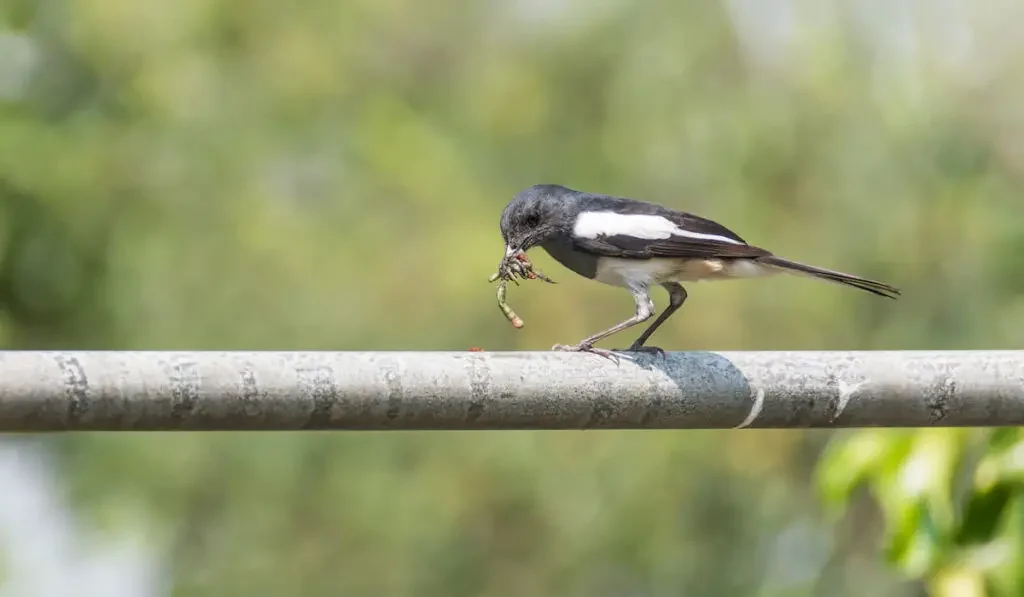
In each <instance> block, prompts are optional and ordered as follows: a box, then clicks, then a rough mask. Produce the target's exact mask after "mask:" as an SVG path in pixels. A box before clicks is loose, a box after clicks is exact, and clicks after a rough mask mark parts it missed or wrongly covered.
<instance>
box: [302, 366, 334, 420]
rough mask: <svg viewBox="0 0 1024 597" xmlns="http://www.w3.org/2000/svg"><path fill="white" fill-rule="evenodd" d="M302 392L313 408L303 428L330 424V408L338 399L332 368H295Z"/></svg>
mask: <svg viewBox="0 0 1024 597" xmlns="http://www.w3.org/2000/svg"><path fill="white" fill-rule="evenodd" d="M296 372H297V374H298V377H299V384H300V385H301V388H302V394H303V395H305V396H309V399H310V400H312V401H313V409H312V410H311V411H310V413H309V419H307V420H306V422H305V424H303V426H302V428H303V429H326V428H329V427H330V424H331V410H332V409H333V408H334V404H335V402H336V401H337V399H338V387H337V385H336V384H335V383H334V370H333V369H331V368H330V367H299V368H297V369H296Z"/></svg>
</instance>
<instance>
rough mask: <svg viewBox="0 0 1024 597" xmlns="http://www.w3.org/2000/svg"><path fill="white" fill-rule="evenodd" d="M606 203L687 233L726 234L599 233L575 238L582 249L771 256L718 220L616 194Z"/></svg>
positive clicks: (633, 254) (635, 254)
mask: <svg viewBox="0 0 1024 597" xmlns="http://www.w3.org/2000/svg"><path fill="white" fill-rule="evenodd" d="M605 203H606V207H608V208H614V210H615V211H616V212H617V213H621V214H637V215H655V216H661V217H663V218H665V219H667V220H669V221H671V222H672V223H673V224H675V225H676V226H678V227H679V228H681V229H682V230H685V231H687V232H693V233H697V234H701V235H708V236H719V237H723V240H717V239H714V238H694V237H690V236H677V235H673V236H670V237H669V238H665V239H646V238H638V237H635V236H629V235H621V234H620V235H611V236H598V237H597V238H576V239H574V240H575V242H576V245H577V246H578V247H579V248H580V249H583V250H585V251H589V252H591V253H596V254H599V255H603V256H606V257H626V258H634V259H649V258H651V257H678V258H690V259H709V258H754V257H765V256H768V255H771V252H770V251H766V250H765V249H762V248H760V247H755V246H753V245H749V244H747V242H746V241H745V240H743V239H742V238H741V237H740V236H739V235H737V234H736V233H735V232H733V231H732V230H729V229H728V228H726V227H725V226H722V225H721V224H719V223H718V222H715V221H712V220H708V219H706V218H702V217H700V216H695V215H693V214H689V213H686V212H682V211H676V210H672V209H668V208H666V207H662V206H660V205H656V204H653V203H646V202H642V201H633V200H628V199H620V198H615V197H607V198H605ZM602 207H604V206H602ZM724 239H729V240H732V241H734V242H729V241H728V240H724Z"/></svg>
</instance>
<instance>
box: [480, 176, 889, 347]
mask: <svg viewBox="0 0 1024 597" xmlns="http://www.w3.org/2000/svg"><path fill="white" fill-rule="evenodd" d="M500 229H501V235H502V239H503V240H504V242H505V259H506V260H508V259H512V258H513V257H515V256H517V255H521V254H525V252H526V251H527V250H529V249H530V248H532V247H537V246H539V247H540V248H542V249H543V250H544V251H545V252H546V253H547V254H548V255H550V256H551V257H552V258H553V259H554V260H555V261H556V262H558V263H559V264H561V265H562V266H564V267H565V268H567V269H569V270H571V271H572V272H574V273H576V274H578V275H580V276H583V277H584V278H589V279H591V280H595V281H597V282H600V283H603V284H607V285H611V286H616V287H622V288H625V289H627V290H628V291H629V292H630V293H631V294H632V296H633V300H634V302H635V307H636V308H635V311H634V313H633V316H632V317H629V318H628V319H626V320H624V321H622V322H621V323H618V324H616V325H613V326H611V327H610V328H608V329H606V330H602V331H600V332H597V333H596V334H593V335H591V336H588V337H586V338H584V339H583V340H581V341H579V342H577V343H576V344H555V345H554V346H553V347H552V350H556V351H571V352H591V353H597V354H600V355H602V356H606V357H610V358H611V357H612V355H613V351H609V350H605V349H601V348H597V347H595V346H594V344H595V343H597V342H598V341H600V340H602V339H604V338H607V337H608V336H611V335H613V334H617V333H619V332H622V331H623V330H626V329H628V328H631V327H633V326H636V325H638V324H640V323H643V322H645V321H647V320H649V319H650V318H651V317H654V315H655V308H654V301H653V300H652V298H651V291H652V290H653V289H656V288H658V287H661V288H664V289H665V290H666V291H667V292H668V298H669V303H668V306H667V307H666V308H665V309H664V310H663V311H662V312H661V314H660V315H658V316H657V318H655V320H654V321H653V322H652V323H651V324H649V325H648V327H647V328H646V329H645V330H644V331H643V332H642V333H641V334H640V336H639V337H638V338H637V339H636V340H635V341H634V342H633V343H632V345H631V346H630V347H629V348H627V349H625V351H626V352H648V353H659V354H661V355H662V356H664V352H665V351H664V349H662V348H660V347H658V346H649V345H647V341H648V340H649V339H650V337H651V335H652V334H654V332H655V331H656V330H657V329H658V328H659V327H661V326H662V324H664V323H665V322H666V321H667V320H668V319H669V318H670V317H671V316H672V315H673V314H674V313H676V312H677V311H678V310H679V308H680V307H682V306H683V303H684V302H685V301H686V299H687V296H688V295H687V292H686V289H685V288H684V286H683V283H688V282H697V281H709V280H729V279H746V278H758V277H764V276H770V275H774V274H778V273H783V272H787V273H791V274H797V275H804V276H810V277H812V278H817V279H821V280H827V281H829V282H835V283H838V284H842V285H846V286H850V287H853V288H858V289H860V290H863V291H866V292H870V293H872V294H875V295H878V296H882V297H886V298H891V299H896V298H897V297H899V296H900V294H901V292H900V290H899V289H897V288H895V287H893V286H890V285H889V284H885V283H883V282H878V281H875V280H870V279H867V278H863V277H859V276H854V275H851V274H845V273H842V272H838V271H833V270H829V269H825V268H821V267H816V266H813V265H807V264H805V263H800V262H797V261H792V260H789V259H785V258H783V257H779V256H778V255H775V254H773V253H772V252H771V251H768V250H766V249H763V248H761V247H758V246H754V245H751V244H749V243H747V241H745V240H744V239H743V238H741V237H740V236H739V235H738V234H736V233H735V232H733V231H732V230H729V229H728V228H726V227H725V226H723V225H722V224H719V223H718V222H715V221H713V220H710V219H707V218H703V217H700V216H697V215H694V214H692V213H687V212H685V211H679V210H676V209H671V208H668V207H665V206H663V205H659V204H656V203H652V202H648V201H642V200H637V199H630V198H627V197H617V196H613V195H602V194H597V193H588V192H583V191H578V190H574V189H571V188H568V187H565V186H562V185H559V184H535V185H533V186H530V187H528V188H526V189H524V190H522V191H520V192H518V193H517V194H516V195H515V196H514V197H513V198H512V200H511V201H510V202H509V203H508V205H506V206H505V208H504V210H503V211H502V213H501V220H500ZM613 350H614V351H615V352H623V349H613Z"/></svg>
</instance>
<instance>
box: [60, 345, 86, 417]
mask: <svg viewBox="0 0 1024 597" xmlns="http://www.w3.org/2000/svg"><path fill="white" fill-rule="evenodd" d="M56 361H57V366H58V367H60V373H61V375H62V376H63V377H64V397H65V398H67V400H68V406H67V411H66V412H67V422H68V423H69V424H72V425H74V424H76V423H78V422H79V421H80V420H81V417H82V415H83V414H84V413H85V412H86V411H87V410H88V409H89V378H88V377H86V375H85V369H83V368H82V363H80V362H79V361H78V359H77V358H76V357H73V356H66V355H62V354H60V355H57V357H56Z"/></svg>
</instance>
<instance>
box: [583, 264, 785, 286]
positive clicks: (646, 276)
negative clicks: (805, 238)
mask: <svg viewBox="0 0 1024 597" xmlns="http://www.w3.org/2000/svg"><path fill="white" fill-rule="evenodd" d="M774 273H778V270H777V269H776V268H773V267H769V266H766V265H762V264H760V263H757V262H756V261H752V260H750V259H736V260H729V261H723V260H721V259H669V258H661V257H656V258H654V259H622V258H618V257H605V258H602V259H600V260H599V261H598V264H597V274H596V275H595V276H594V279H595V280H597V281H598V282H602V283H604V284H610V285H612V286H625V287H627V288H628V287H637V286H654V285H656V284H663V283H665V282H696V281H699V280H734V279H739V278H756V277H759V276H767V275H771V274H774Z"/></svg>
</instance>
